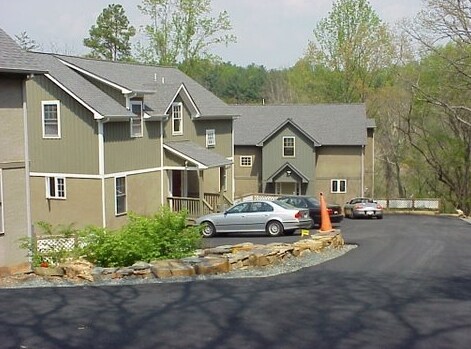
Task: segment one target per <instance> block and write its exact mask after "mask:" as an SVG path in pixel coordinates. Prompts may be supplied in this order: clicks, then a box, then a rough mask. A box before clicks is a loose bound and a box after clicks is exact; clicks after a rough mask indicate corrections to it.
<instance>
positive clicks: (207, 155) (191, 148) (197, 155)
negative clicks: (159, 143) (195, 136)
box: [164, 141, 232, 168]
mask: <svg viewBox="0 0 471 349" xmlns="http://www.w3.org/2000/svg"><path fill="white" fill-rule="evenodd" d="M164 145H165V146H167V147H169V148H171V149H173V150H174V151H176V152H177V153H179V154H183V155H185V156H186V157H188V158H189V159H192V160H193V161H194V162H195V164H201V165H203V166H204V167H207V168H211V167H218V166H225V165H230V164H232V161H231V160H228V159H226V158H225V157H224V156H222V155H220V154H218V153H216V152H214V151H211V150H208V149H206V148H203V147H202V146H200V145H198V144H196V143H193V142H191V141H173V142H165V143H164Z"/></svg>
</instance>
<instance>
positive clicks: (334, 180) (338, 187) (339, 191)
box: [330, 178, 347, 194]
mask: <svg viewBox="0 0 471 349" xmlns="http://www.w3.org/2000/svg"><path fill="white" fill-rule="evenodd" d="M334 182H337V191H333V190H332V184H333V183H334ZM341 182H345V190H344V191H342V190H340V188H341V185H340V183H341ZM330 193H331V194H345V193H347V180H346V179H338V178H336V179H331V180H330Z"/></svg>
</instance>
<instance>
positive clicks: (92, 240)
mask: <svg viewBox="0 0 471 349" xmlns="http://www.w3.org/2000/svg"><path fill="white" fill-rule="evenodd" d="M186 217H187V215H186V213H184V212H178V213H175V212H171V211H170V209H169V208H168V207H164V208H162V209H161V210H160V211H159V212H158V213H157V214H155V215H154V216H152V217H142V216H137V215H133V214H131V215H130V217H129V222H128V224H127V225H126V226H124V227H123V228H122V229H120V230H117V231H108V230H106V229H102V228H96V227H89V228H87V229H84V230H83V231H82V232H81V234H80V235H81V242H82V245H83V247H82V251H81V252H82V255H83V256H84V257H85V258H86V259H87V260H88V261H90V262H92V263H94V264H96V265H99V266H102V267H118V266H129V265H132V264H133V263H135V262H137V261H146V262H150V261H152V260H156V259H171V258H182V257H186V256H189V255H191V254H192V253H193V252H194V251H195V249H197V248H199V247H200V246H201V235H200V232H199V228H198V227H186Z"/></svg>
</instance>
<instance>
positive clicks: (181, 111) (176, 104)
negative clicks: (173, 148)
mask: <svg viewBox="0 0 471 349" xmlns="http://www.w3.org/2000/svg"><path fill="white" fill-rule="evenodd" d="M174 107H179V108H180V118H179V120H180V130H179V131H175V114H174V110H173V108H174ZM171 110H172V112H171V119H172V136H181V135H183V103H181V102H175V103H172V106H171Z"/></svg>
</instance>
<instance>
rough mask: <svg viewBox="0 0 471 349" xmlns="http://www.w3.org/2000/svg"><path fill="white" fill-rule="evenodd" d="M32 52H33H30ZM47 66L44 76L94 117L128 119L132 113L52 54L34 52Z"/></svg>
mask: <svg viewBox="0 0 471 349" xmlns="http://www.w3.org/2000/svg"><path fill="white" fill-rule="evenodd" d="M32 54H33V53H32ZM33 55H34V56H35V58H36V59H37V60H38V61H40V62H41V64H43V65H44V66H46V67H48V70H49V73H48V74H46V76H47V77H48V78H49V79H50V80H52V81H53V82H54V83H56V84H57V85H59V86H60V87H61V88H62V89H63V90H65V91H66V92H67V93H68V94H69V95H71V96H72V97H74V98H75V99H76V100H77V101H79V102H80V103H81V104H82V105H84V106H85V107H86V108H87V109H89V110H90V111H91V112H93V113H94V117H95V119H102V118H109V119H110V120H113V119H114V120H121V119H122V118H127V119H129V118H130V117H131V116H133V115H134V114H133V113H132V112H131V111H130V110H128V109H126V107H125V106H123V105H121V104H120V103H118V102H117V101H116V100H115V99H113V98H112V97H111V96H109V95H108V94H107V93H105V92H104V91H102V90H101V89H99V88H98V87H96V86H95V85H93V84H92V83H91V82H90V81H88V80H87V79H85V78H84V77H83V76H81V75H80V74H78V73H77V72H75V71H74V70H72V69H70V68H69V67H67V66H66V65H64V64H63V63H61V62H60V61H59V60H58V59H57V58H56V57H55V56H54V55H52V54H47V53H34V54H33Z"/></svg>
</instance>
